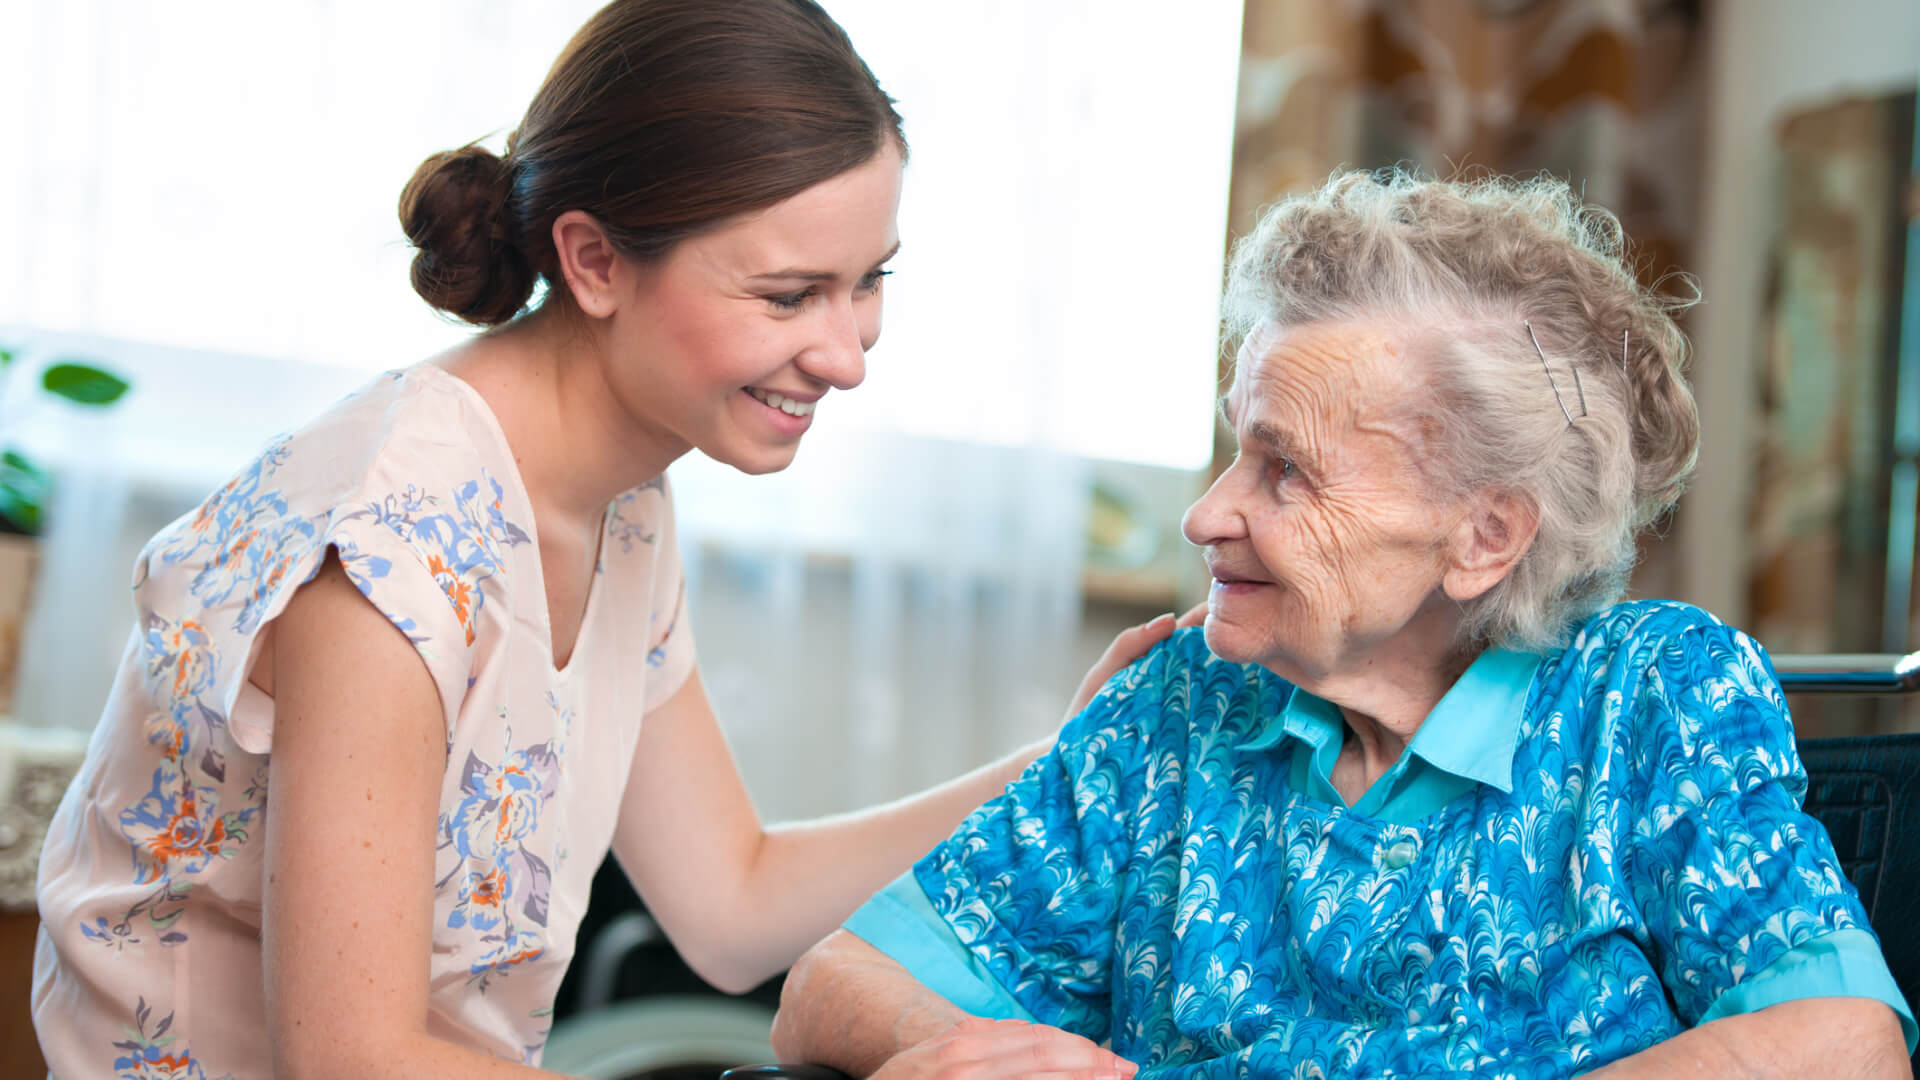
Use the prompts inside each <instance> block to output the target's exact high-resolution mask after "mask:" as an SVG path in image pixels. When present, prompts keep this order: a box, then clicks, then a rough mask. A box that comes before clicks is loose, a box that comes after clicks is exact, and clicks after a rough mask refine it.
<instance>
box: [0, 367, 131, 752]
mask: <svg viewBox="0 0 1920 1080" xmlns="http://www.w3.org/2000/svg"><path fill="white" fill-rule="evenodd" d="M19 357H20V351H19V350H17V349H9V348H4V347H0V420H4V419H5V416H6V409H5V405H6V401H5V390H6V388H7V386H8V385H9V383H10V382H11V378H12V375H13V365H14V362H15V361H16V360H17V359H19ZM40 388H41V389H42V390H44V391H45V392H46V393H48V394H51V395H53V396H54V397H56V398H60V399H63V400H65V401H68V402H72V403H74V404H76V405H84V406H89V407H94V408H99V407H104V406H107V405H111V404H113V403H114V402H116V401H118V400H120V398H121V397H122V396H123V395H125V394H126V392H127V383H126V380H124V379H122V378H120V377H119V376H117V375H114V374H113V373H111V372H108V371H104V370H102V369H100V368H97V367H95V366H93V365H92V364H90V363H87V362H86V361H84V360H80V359H76V358H59V359H56V360H55V361H54V362H53V363H52V364H50V365H48V367H47V369H46V370H45V371H43V372H41V373H40ZM0 430H3V429H0ZM48 486H49V483H48V477H47V474H46V472H45V471H44V470H42V469H41V468H40V466H39V465H37V464H35V463H34V462H33V460H32V459H31V458H30V457H28V456H27V455H26V454H25V453H24V452H22V451H21V450H20V449H19V448H17V447H15V446H12V445H5V444H0V716H5V715H6V714H7V713H8V712H9V711H10V709H11V706H12V703H13V682H14V664H15V663H16V662H17V661H18V659H19V656H20V638H21V633H22V631H23V630H24V629H25V625H26V618H27V607H28V604H29V603H30V602H31V598H32V586H33V576H34V569H35V567H36V566H37V565H38V564H39V554H40V549H39V540H38V537H39V535H40V529H41V527H42V525H43V524H44V518H43V516H42V515H43V514H44V513H45V508H46V501H47V490H48Z"/></svg>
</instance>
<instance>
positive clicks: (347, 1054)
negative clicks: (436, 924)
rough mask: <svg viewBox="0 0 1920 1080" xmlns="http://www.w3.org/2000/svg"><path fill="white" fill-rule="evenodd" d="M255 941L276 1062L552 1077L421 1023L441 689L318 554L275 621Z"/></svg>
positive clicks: (320, 1069)
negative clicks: (438, 1034)
mask: <svg viewBox="0 0 1920 1080" xmlns="http://www.w3.org/2000/svg"><path fill="white" fill-rule="evenodd" d="M272 647H273V669H272V680H273V683H272V689H273V697H274V742H273V756H272V762H273V767H272V774H271V775H272V778H271V783H272V789H271V793H270V796H269V797H270V802H269V810H268V813H267V824H266V837H265V839H266V845H267V847H266V882H265V893H264V899H263V905H264V910H263V912H262V920H261V939H262V940H261V945H262V953H263V959H264V966H265V974H266V980H265V981H266V985H265V987H264V990H265V994H266V1012H267V1025H268V1037H269V1038H270V1039H271V1041H272V1044H273V1054H274V1075H275V1076H278V1077H280V1078H282V1080H302V1078H305V1077H328V1078H331V1077H340V1076H352V1077H358V1078H365V1080H377V1078H380V1077H394V1078H400V1077H408V1078H436V1077H448V1078H452V1077H462V1078H465V1077H489V1078H492V1077H497V1078H500V1080H507V1078H509V1077H534V1076H545V1075H551V1074H547V1073H542V1072H540V1071H538V1070H536V1069H531V1068H527V1067H526V1066H523V1065H519V1064H515V1063H512V1062H508V1061H503V1060H499V1059H496V1058H491V1057H488V1056H486V1055H484V1054H480V1053H476V1052H473V1051H470V1050H466V1049H463V1048H460V1047H456V1046H454V1045H452V1044H450V1043H445V1042H442V1041H440V1040H438V1039H435V1038H433V1037H431V1036H430V1035H429V1034H428V1029H427V995H428V964H429V960H430V957H431V955H432V948H433V932H432V918H433V853H434V823H435V821H436V819H437V817H438V812H439V795H440V785H441V777H442V774H443V772H444V771H445V768H446V730H445V723H444V721H443V720H442V718H441V715H442V714H441V705H440V699H439V693H438V691H437V690H436V689H435V687H434V683H433V679H432V677H431V676H430V675H429V674H428V672H427V668H426V665H425V664H424V663H423V662H422V661H421V659H420V656H419V654H418V653H417V652H416V651H415V650H414V647H413V645H412V643H411V642H409V641H408V640H407V639H406V637H405V636H404V635H402V634H401V633H400V632H399V631H398V630H396V629H394V627H393V625H392V624H391V623H389V622H388V621H387V619H386V617H385V616H383V615H382V614H381V613H380V612H379V611H378V610H376V609H375V608H374V607H373V605H372V604H371V603H369V602H368V601H367V600H366V599H365V598H364V597H362V596H361V595H360V591H359V590H358V589H357V588H355V587H354V585H353V583H352V582H351V581H350V580H349V579H348V578H347V576H346V573H345V572H344V571H342V570H341V569H340V565H339V563H338V562H337V561H336V560H335V559H334V558H333V557H332V556H331V555H329V556H328V559H327V562H326V564H325V566H324V567H323V568H322V569H321V571H320V573H319V575H318V576H317V577H315V578H314V580H313V581H311V582H309V583H308V584H306V585H305V586H303V587H301V589H300V591H299V592H297V593H296V594H295V595H294V598H293V600H292V602H291V603H290V604H289V605H288V607H287V610H286V612H285V613H284V614H282V615H281V616H280V618H279V620H278V621H277V622H276V623H275V629H274V635H273V646H272Z"/></svg>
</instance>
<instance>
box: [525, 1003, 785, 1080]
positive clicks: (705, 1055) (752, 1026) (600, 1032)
mask: <svg viewBox="0 0 1920 1080" xmlns="http://www.w3.org/2000/svg"><path fill="white" fill-rule="evenodd" d="M772 1031H773V1011H772V1010H771V1009H768V1008H766V1007H764V1006H761V1005H755V1004H753V1003H751V1002H745V1001H733V1000H729V999H727V998H721V997H695V996H691V995H662V996H657V997H646V998H637V999H631V1000H627V1001H618V1002H615V1003H613V1004H611V1005H607V1006H604V1007H602V1008H598V1009H593V1010H591V1011H588V1012H584V1013H580V1014H578V1015H576V1016H572V1017H570V1018H568V1019H566V1020H564V1021H562V1022H560V1023H559V1024H557V1025H555V1026H554V1029H553V1033H552V1035H550V1036H548V1038H547V1051H546V1054H545V1056H544V1058H543V1059H542V1061H541V1067H542V1068H544V1069H549V1070H551V1071H553V1072H557V1073H563V1074H565V1075H567V1076H575V1077H581V1078H582V1080H715V1078H716V1077H718V1076H719V1075H720V1073H721V1072H722V1071H723V1070H726V1069H731V1068H733V1067H734V1066H736V1065H753V1064H758V1063H760V1062H767V1061H772V1060H773V1046H772V1044H771V1042H770V1035H771V1033H772Z"/></svg>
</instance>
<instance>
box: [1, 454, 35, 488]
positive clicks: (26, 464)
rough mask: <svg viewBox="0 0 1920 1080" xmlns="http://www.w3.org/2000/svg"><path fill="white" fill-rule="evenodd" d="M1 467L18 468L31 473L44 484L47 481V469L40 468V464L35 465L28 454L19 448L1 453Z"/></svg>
mask: <svg viewBox="0 0 1920 1080" xmlns="http://www.w3.org/2000/svg"><path fill="white" fill-rule="evenodd" d="M0 467H4V468H6V469H18V470H20V471H21V472H24V473H28V474H30V475H31V476H33V478H34V479H36V480H38V481H40V482H41V483H43V484H44V483H46V482H47V474H46V471H45V470H44V469H42V468H40V466H38V465H35V464H34V463H33V462H32V461H31V460H29V459H28V458H27V455H25V454H23V453H21V452H20V451H18V450H8V451H7V452H6V453H4V454H0Z"/></svg>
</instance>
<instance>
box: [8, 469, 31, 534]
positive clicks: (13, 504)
mask: <svg viewBox="0 0 1920 1080" xmlns="http://www.w3.org/2000/svg"><path fill="white" fill-rule="evenodd" d="M0 519H4V522H5V524H7V525H11V526H12V527H13V531H17V532H22V533H25V534H26V535H28V536H33V535H35V534H37V533H39V531H40V500H39V499H38V498H29V497H27V496H26V495H24V494H23V493H22V492H19V491H16V490H14V487H13V485H12V484H10V483H8V482H7V479H6V478H5V477H0ZM0 531H5V530H0Z"/></svg>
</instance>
